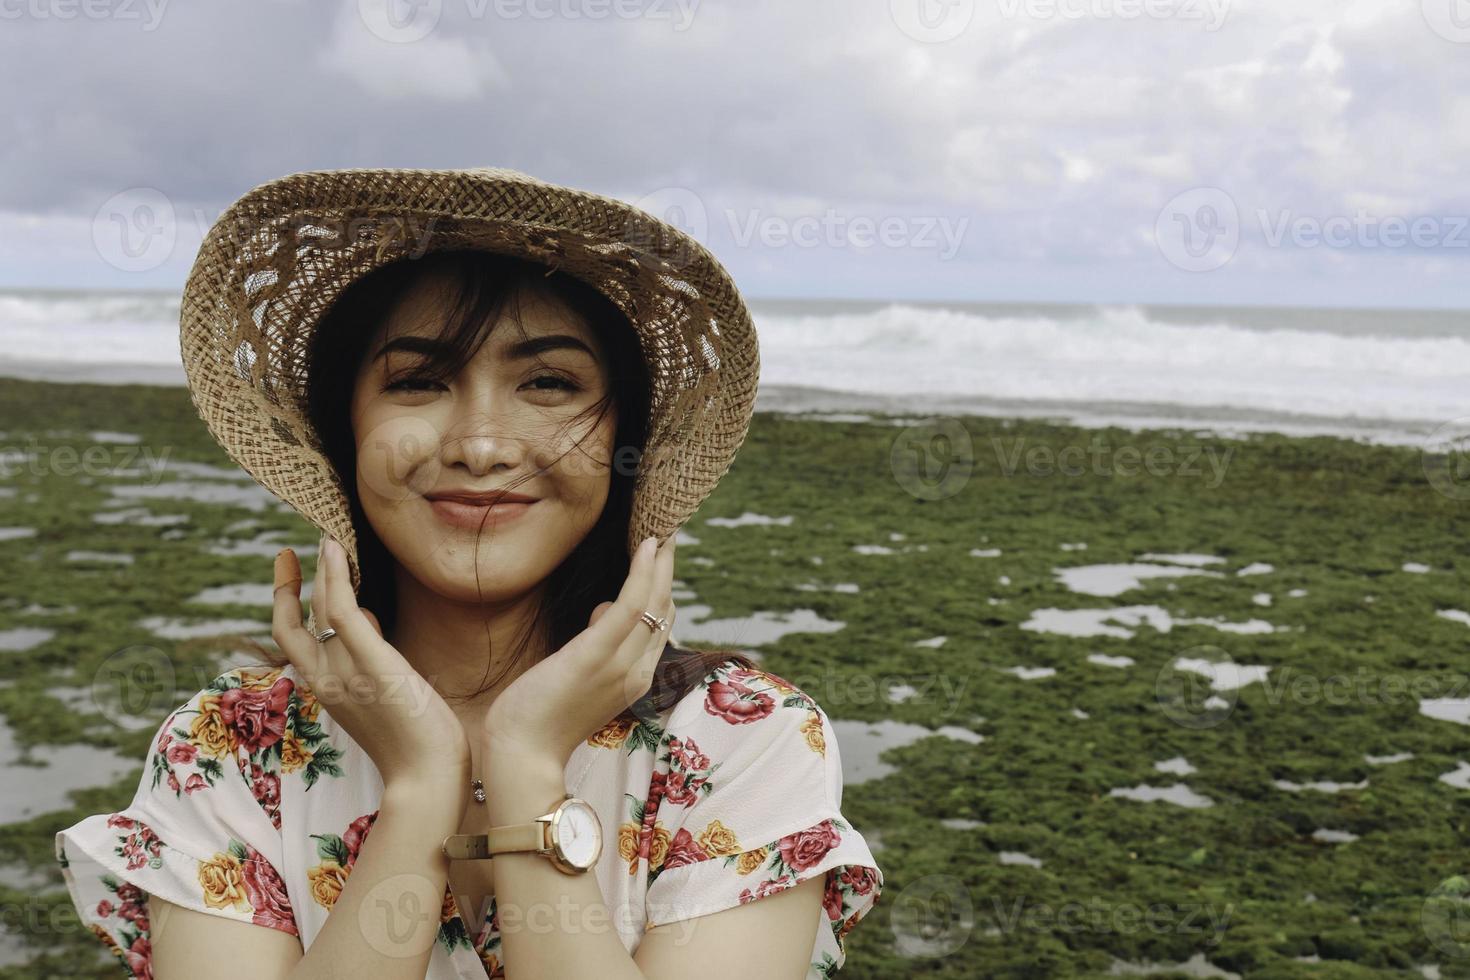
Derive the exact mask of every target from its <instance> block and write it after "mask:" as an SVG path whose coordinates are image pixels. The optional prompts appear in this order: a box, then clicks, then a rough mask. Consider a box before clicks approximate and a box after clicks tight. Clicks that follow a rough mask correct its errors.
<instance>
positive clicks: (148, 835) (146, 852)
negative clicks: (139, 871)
mask: <svg viewBox="0 0 1470 980" xmlns="http://www.w3.org/2000/svg"><path fill="white" fill-rule="evenodd" d="M162 849H163V841H161V840H159V839H158V838H157V837H155V836H154V834H153V831H152V830H151V829H150V828H148V827H147V826H145V825H140V826H139V827H138V830H137V832H136V833H134V834H131V835H130V836H128V837H127V838H126V839H125V840H124V841H123V846H122V855H123V857H125V858H127V859H128V870H132V869H134V868H141V867H142V866H143V865H145V864H147V863H148V862H149V861H150V860H152V859H153V858H156V857H158V854H159V852H160V851H161V850H162ZM119 895H121V892H119Z"/></svg>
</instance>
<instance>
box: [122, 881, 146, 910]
mask: <svg viewBox="0 0 1470 980" xmlns="http://www.w3.org/2000/svg"><path fill="white" fill-rule="evenodd" d="M117 900H118V901H119V902H121V903H122V904H124V905H136V904H137V903H138V902H141V901H143V889H141V888H139V887H138V886H137V885H130V884H128V883H126V882H124V883H123V884H121V885H118V886H117Z"/></svg>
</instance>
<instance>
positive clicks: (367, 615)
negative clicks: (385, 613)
mask: <svg viewBox="0 0 1470 980" xmlns="http://www.w3.org/2000/svg"><path fill="white" fill-rule="evenodd" d="M357 611H358V612H360V613H362V616H363V618H364V619H366V620H367V621H368V625H369V626H371V627H372V628H373V631H374V632H376V633H377V634H378V635H379V636H382V635H383V624H382V623H380V622H378V617H377V616H376V615H374V613H373V611H372V610H371V609H369V608H368V607H367V606H358V607H357Z"/></svg>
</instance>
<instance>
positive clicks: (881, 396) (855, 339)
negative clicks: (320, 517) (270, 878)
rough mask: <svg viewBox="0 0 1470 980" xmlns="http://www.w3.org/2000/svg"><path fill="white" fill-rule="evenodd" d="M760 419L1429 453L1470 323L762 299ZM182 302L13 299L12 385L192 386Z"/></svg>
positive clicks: (1461, 377)
mask: <svg viewBox="0 0 1470 980" xmlns="http://www.w3.org/2000/svg"><path fill="white" fill-rule="evenodd" d="M749 302H750V306H751V310H752V313H753V315H754V317H755V320H756V328H757V330H758V332H759V335H760V343H761V380H760V392H759V397H758V399H757V403H756V409H757V411H782V412H802V413H809V414H812V415H814V416H817V417H821V416H824V415H826V416H832V417H841V418H850V417H854V415H857V414H861V413H864V412H882V413H885V414H895V415H901V416H903V415H907V416H923V415H930V414H945V413H960V414H981V415H999V416H1015V417H1027V418H1048V419H1053V420H1057V421H1064V422H1071V423H1073V424H1080V425H1087V426H1100V425H1118V426H1122V427H1124V428H1127V429H1135V430H1136V429H1140V428H1162V427H1188V428H1190V429H1193V430H1196V431H1208V432H1216V433H1222V434H1233V433H1240V432H1246V431H1271V432H1282V433H1286V434H1292V435H1314V434H1322V435H1334V436H1341V437H1345V438H1353V439H1360V440H1364V441H1370V442H1382V443H1394V444H1413V443H1420V442H1423V441H1424V440H1425V439H1426V438H1429V437H1431V436H1432V435H1433V434H1434V433H1435V432H1436V430H1442V429H1443V427H1445V426H1447V425H1450V426H1454V425H1456V424H1457V423H1456V420H1459V422H1458V426H1459V427H1460V428H1464V427H1465V426H1466V424H1467V423H1470V314H1467V313H1464V312H1456V311H1435V310H1355V309H1297V308H1268V307H1182V306H1151V305H1121V306H1119V305H1098V306H1089V305H1063V304H996V303H937V302H934V303H930V302H924V303H920V302H909V301H901V302H900V301H895V302H878V301H856V300H852V301H848V300H754V299H752V300H750V301H749ZM178 313H179V295H178V293H177V292H169V291H159V292H89V291H60V290H9V291H0V338H3V342H0V375H4V376H8V377H26V378H36V379H47V380H58V381H87V382H94V383H102V384H133V383H149V384H183V383H184V377H183V369H182V367H181V365H180V362H179V349H178Z"/></svg>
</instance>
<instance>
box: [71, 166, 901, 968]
mask: <svg viewBox="0 0 1470 980" xmlns="http://www.w3.org/2000/svg"><path fill="white" fill-rule="evenodd" d="M332 219H340V220H345V224H339V225H338V226H337V227H338V231H336V232H334V230H333V228H332V227H331V222H332ZM183 330H184V332H183V339H184V343H183V347H184V358H185V363H186V367H187V368H188V374H189V383H190V388H191V393H192V395H193V397H194V401H195V404H196V406H197V407H198V408H199V409H200V412H201V415H202V416H203V417H204V419H205V421H206V423H207V424H208V425H209V426H210V429H211V431H212V432H213V433H214V434H215V436H216V438H218V439H219V440H220V442H221V444H222V445H223V446H224V447H225V449H226V450H227V451H228V452H229V453H230V454H231V456H232V457H233V458H235V459H236V460H237V461H238V462H240V463H241V465H242V466H244V467H245V468H246V469H247V471H249V472H251V474H252V476H254V477H255V478H256V479H257V480H259V481H260V482H262V483H263V484H264V485H265V486H267V487H268V488H270V489H271V490H273V491H275V492H276V493H277V494H279V495H280V496H281V497H282V498H283V499H285V500H287V501H288V502H290V503H291V504H292V505H293V506H295V507H296V508H297V509H298V510H299V511H301V512H302V513H303V515H304V516H306V517H307V518H308V519H310V520H312V521H313V523H315V524H316V525H317V526H318V527H319V528H321V529H322V531H323V544H322V548H321V552H320V554H319V557H318V559H317V561H316V563H315V578H314V584H313V589H312V593H311V597H310V607H311V615H310V618H309V619H308V620H307V621H305V622H303V619H302V609H301V602H300V584H301V578H302V576H301V569H300V565H299V563H298V561H297V558H296V555H295V554H294V552H292V551H290V550H289V549H287V550H285V551H283V552H282V553H281V554H280V555H278V556H277V559H276V583H275V584H276V589H275V606H274V621H273V629H272V636H273V638H274V640H275V641H276V644H277V645H278V646H279V648H280V651H281V652H280V654H279V655H276V654H274V653H272V652H271V651H269V650H265V649H264V648H262V650H261V652H262V653H263V654H264V655H265V657H266V660H267V663H266V664H263V665H252V666H250V667H241V668H235V669H233V670H229V671H226V672H225V673H224V674H222V675H220V677H218V678H216V679H215V680H214V681H213V682H212V683H211V684H210V686H209V687H207V688H206V689H204V690H202V691H200V692H198V693H197V694H196V695H195V696H194V697H193V698H191V699H190V700H189V701H188V702H186V703H185V704H183V705H181V706H180V707H179V708H178V709H177V710H175V711H174V712H173V714H172V715H171V716H170V717H169V719H168V720H167V721H165V722H164V724H163V725H162V726H161V727H160V728H159V730H158V733H157V736H156V738H155V740H154V743H153V747H152V748H151V749H150V752H149V754H148V759H147V765H146V767H145V770H144V776H143V780H142V783H141V784H140V786H139V789H138V792H137V794H136V795H135V797H134V800H133V802H132V804H131V805H130V806H129V807H128V808H127V809H125V810H123V811H120V812H118V813H112V814H96V815H93V816H91V817H88V818H87V819H86V820H83V821H82V822H80V823H78V824H77V825H75V826H73V827H71V828H68V829H66V830H63V831H61V832H59V833H58V834H57V858H58V861H59V862H60V863H61V865H62V867H63V870H64V873H65V876H66V880H67V884H68V887H69V889H70V891H71V894H72V898H73V901H74V902H75V903H76V905H77V908H78V910H79V912H80V913H81V914H82V915H83V919H84V921H85V922H86V923H87V924H88V927H89V928H90V929H91V930H92V931H93V932H94V933H95V934H96V935H97V936H98V937H99V938H100V939H102V941H104V942H105V943H107V944H108V945H109V946H111V947H112V948H113V950H114V952H115V953H117V955H118V956H119V957H120V958H121V959H122V961H123V963H124V965H125V966H126V968H127V969H128V971H129V975H130V976H133V977H149V976H151V977H155V978H159V980H174V978H182V977H198V976H207V977H240V978H245V977H249V978H251V980H259V978H262V977H298V976H299V977H348V976H352V977H365V976H371V977H374V978H386V980H392V978H414V980H417V978H420V977H425V976H427V977H432V978H445V980H447V978H450V977H464V976H481V975H484V976H491V977H494V976H502V975H507V974H508V975H510V976H513V977H517V978H537V977H546V978H552V977H555V978H562V977H593V976H596V977H628V978H637V977H661V976H669V977H672V976H676V975H678V976H684V975H687V974H689V973H690V972H693V971H695V970H697V971H698V972H699V973H700V974H701V975H702V976H704V977H719V976H726V975H728V976H735V975H736V974H737V973H738V974H739V975H740V976H742V977H745V976H749V975H755V976H761V977H767V976H770V977H791V978H797V977H807V976H826V975H830V974H831V972H833V971H835V970H836V969H837V968H839V967H840V966H841V965H842V962H843V960H844V959H845V949H844V945H843V938H844V937H845V935H846V933H847V931H848V930H850V929H851V928H852V927H853V926H854V925H855V924H856V922H857V921H858V920H859V919H860V918H862V916H863V915H865V914H866V912H867V911H868V910H869V909H871V908H872V907H873V906H874V905H875V904H876V902H877V900H878V896H879V893H880V891H881V888H882V876H881V873H880V872H879V870H878V868H877V866H876V863H875V862H874V861H873V859H872V855H871V853H870V851H869V849H868V847H867V845H866V843H865V842H864V841H863V838H862V837H861V835H859V834H858V833H857V831H856V830H854V829H853V828H852V827H851V826H850V825H849V824H848V823H847V822H846V821H845V820H844V819H843V818H842V815H841V812H840V802H841V791H842V786H841V767H840V761H839V758H838V755H837V750H836V741H835V738H834V737H833V732H832V728H831V725H830V722H829V721H828V720H827V718H826V716H825V714H824V713H823V712H822V711H821V709H820V708H819V707H818V706H817V704H816V703H815V702H814V701H812V699H811V698H809V697H808V696H806V695H805V694H804V693H803V692H801V691H800V690H798V689H797V688H795V687H793V686H792V685H790V684H788V683H786V682H785V681H784V680H782V679H781V678H780V677H777V676H775V675H773V674H770V673H769V672H765V671H761V670H759V669H757V668H756V667H755V666H754V664H753V663H751V661H750V660H749V659H747V658H745V657H743V656H740V655H738V654H732V653H727V652H697V651H690V650H684V649H681V648H679V647H678V646H677V645H675V644H674V643H673V642H672V641H671V639H670V638H669V627H670V625H671V624H672V622H673V620H674V607H673V603H672V598H671V595H672V577H673V565H674V553H675V542H674V539H673V532H674V531H676V530H677V529H678V527H679V526H680V525H682V523H683V522H684V521H685V520H686V519H687V518H688V516H689V515H690V514H691V513H692V512H693V511H694V509H695V508H697V506H698V504H699V502H700V501H701V500H702V499H704V497H705V496H707V495H708V493H709V491H710V490H711V489H712V488H713V486H714V485H715V483H716V482H717V481H718V479H719V478H720V476H722V475H723V474H724V472H726V471H727V469H728V467H729V465H730V462H731V460H732V459H733V456H734V453H735V451H736V449H738V447H739V445H740V443H741V442H742V441H743V438H744V434H745V429H746V426H747V425H748V422H749V417H750V411H751V409H752V406H753V395H754V382H755V375H756V373H757V366H758V361H757V355H756V348H755V341H754V333H753V330H752V329H751V328H750V324H749V317H748V313H747V312H746V311H745V308H744V306H743V304H741V303H740V301H739V298H738V294H737V293H736V292H735V290H734V288H733V285H732V284H730V283H729V282H728V278H727V277H726V276H725V273H724V270H723V269H721V268H720V267H719V266H718V263H716V262H715V261H714V259H713V258H712V257H711V256H709V254H708V253H707V252H705V251H704V250H703V248H702V247H700V246H699V245H698V243H695V242H693V241H692V239H688V238H687V237H686V236H684V235H683V234H682V233H680V232H679V231H678V230H677V229H673V228H672V227H670V226H668V225H665V224H663V223H662V222H657V221H655V220H654V219H652V218H651V217H649V216H647V215H645V214H644V213H643V212H641V211H637V210H636V209H632V208H629V207H628V206H627V205H623V204H621V203H620V202H616V201H612V200H610V199H606V198H600V197H597V196H596V195H590V194H587V193H585V192H581V191H576V190H573V189H569V188H561V187H556V186H555V185H549V184H545V183H543V182H540V181H536V180H534V179H533V178H530V177H527V176H526V175H523V174H517V173H515V172H513V171H504V170H475V171H339V172H318V173H312V174H299V175H293V176H292V177H288V178H283V179H282V180H280V181H275V182H272V183H270V184H267V185H263V186H262V187H261V188H257V189H256V190H255V191H252V192H251V193H250V194H247V195H246V196H245V198H242V199H241V201H240V202H237V203H236V205H235V206H233V207H232V208H231V209H230V210H229V211H227V212H226V213H225V215H224V216H222V217H221V219H220V221H219V222H218V223H217V224H216V226H215V229H213V230H212V231H211V233H210V237H209V238H207V239H206V241H205V243H204V245H203V246H202V247H201V250H200V256H199V259H198V260H197V261H196V264H195V268H194V271H193V272H192V273H191V276H190V281H189V284H188V285H187V286H186V288H185V302H184V304H183ZM492 675H493V676H492ZM491 828H496V829H495V831H494V832H493V833H492V832H491ZM329 913H331V914H329ZM259 926H265V927H266V928H264V929H261V928H257V927H259ZM735 951H738V956H732V955H730V954H731V953H733V952H735Z"/></svg>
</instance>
